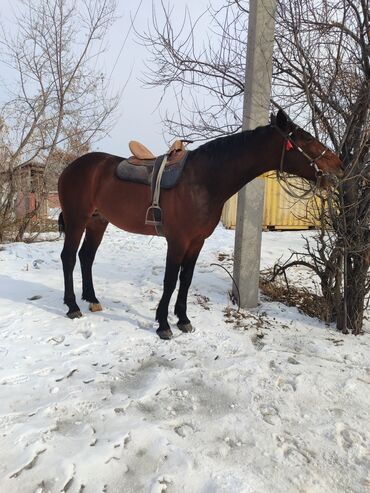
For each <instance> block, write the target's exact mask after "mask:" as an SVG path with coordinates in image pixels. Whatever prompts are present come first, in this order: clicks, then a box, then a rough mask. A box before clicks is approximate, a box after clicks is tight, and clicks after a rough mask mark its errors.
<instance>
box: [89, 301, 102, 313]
mask: <svg viewBox="0 0 370 493" xmlns="http://www.w3.org/2000/svg"><path fill="white" fill-rule="evenodd" d="M89 310H90V311H91V312H101V311H102V310H103V308H102V306H101V304H100V303H90V304H89Z"/></svg>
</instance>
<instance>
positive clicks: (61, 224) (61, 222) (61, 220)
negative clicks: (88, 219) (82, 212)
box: [58, 212, 65, 234]
mask: <svg viewBox="0 0 370 493" xmlns="http://www.w3.org/2000/svg"><path fill="white" fill-rule="evenodd" d="M58 227H59V233H60V234H62V233H64V232H65V223H64V218H63V212H61V213H60V214H59V217H58Z"/></svg>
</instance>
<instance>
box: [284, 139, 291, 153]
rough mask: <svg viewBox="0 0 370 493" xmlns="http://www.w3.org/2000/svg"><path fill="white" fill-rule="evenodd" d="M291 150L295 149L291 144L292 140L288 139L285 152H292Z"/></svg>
mask: <svg viewBox="0 0 370 493" xmlns="http://www.w3.org/2000/svg"><path fill="white" fill-rule="evenodd" d="M290 149H293V146H292V143H291V142H290V140H289V139H288V140H287V141H286V145H285V150H286V151H290Z"/></svg>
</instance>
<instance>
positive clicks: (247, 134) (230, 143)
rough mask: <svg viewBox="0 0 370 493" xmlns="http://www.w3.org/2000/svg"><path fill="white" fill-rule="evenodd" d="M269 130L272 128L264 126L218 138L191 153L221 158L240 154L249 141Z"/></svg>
mask: <svg viewBox="0 0 370 493" xmlns="http://www.w3.org/2000/svg"><path fill="white" fill-rule="evenodd" d="M268 128H270V125H264V126H261V127H257V128H255V129H253V130H243V131H241V132H237V133H235V134H231V135H226V136H225V137H217V138H216V139H213V140H210V141H209V142H206V143H205V144H202V145H200V146H199V147H198V148H197V149H194V150H192V151H191V153H192V154H193V155H195V154H198V153H200V154H202V155H206V156H207V157H213V156H215V155H217V156H220V155H221V154H229V155H231V154H234V153H235V152H237V153H239V152H240V147H244V146H245V144H247V143H248V141H250V140H251V139H253V138H254V137H256V135H257V134H259V135H260V134H261V133H263V132H266V130H267V129H268Z"/></svg>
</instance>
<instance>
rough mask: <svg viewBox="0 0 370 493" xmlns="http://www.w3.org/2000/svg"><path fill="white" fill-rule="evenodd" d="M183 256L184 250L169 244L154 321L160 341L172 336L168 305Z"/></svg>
mask: <svg viewBox="0 0 370 493" xmlns="http://www.w3.org/2000/svg"><path fill="white" fill-rule="evenodd" d="M183 256H184V249H181V248H180V247H178V246H177V247H176V246H173V245H171V244H169V245H168V249H167V259H166V271H165V274H164V282H163V294H162V298H161V301H160V302H159V305H158V308H157V312H156V320H157V321H158V322H159V327H158V329H157V334H158V335H159V337H160V338H161V339H171V338H172V335H173V334H172V330H171V328H170V326H169V323H168V321H167V318H168V305H169V303H170V300H171V296H172V293H173V292H174V290H175V288H176V283H177V278H178V275H179V270H180V265H181V262H182V258H183Z"/></svg>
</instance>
